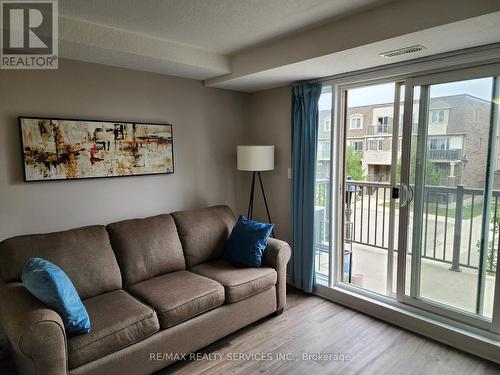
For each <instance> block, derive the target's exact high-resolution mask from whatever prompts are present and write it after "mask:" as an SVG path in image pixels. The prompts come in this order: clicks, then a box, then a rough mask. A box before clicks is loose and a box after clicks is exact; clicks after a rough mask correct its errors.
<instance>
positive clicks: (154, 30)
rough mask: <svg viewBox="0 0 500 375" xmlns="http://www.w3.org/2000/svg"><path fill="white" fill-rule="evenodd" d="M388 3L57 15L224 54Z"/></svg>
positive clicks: (165, 2) (68, 0)
mask: <svg viewBox="0 0 500 375" xmlns="http://www.w3.org/2000/svg"><path fill="white" fill-rule="evenodd" d="M389 1H391V0H140V1H139V0H59V13H60V15H62V16H67V17H70V18H76V19H79V20H83V21H87V22H91V23H94V24H100V25H105V26H109V27H112V28H117V29H121V30H125V31H128V32H132V33H138V34H144V35H147V36H150V37H154V38H159V39H163V40H167V41H170V42H176V43H180V44H186V45H188V46H192V47H196V48H201V49H205V50H208V51H212V52H218V53H222V54H231V53H234V52H235V51H238V50H241V49H243V48H247V47H249V46H253V45H255V44H259V43H262V42H266V41H269V40H270V39H273V38H276V37H283V36H284V35H286V34H288V33H290V32H296V31H298V30H301V29H304V28H308V27H310V26H312V25H315V26H317V25H318V24H321V23H324V22H326V21H330V20H331V19H332V18H338V17H342V16H346V15H347V14H352V13H354V12H360V11H363V10H366V9H368V8H372V7H374V6H379V5H381V4H384V3H387V2H389Z"/></svg>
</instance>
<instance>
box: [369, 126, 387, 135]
mask: <svg viewBox="0 0 500 375" xmlns="http://www.w3.org/2000/svg"><path fill="white" fill-rule="evenodd" d="M377 134H392V124H386V125H382V124H377V125H370V126H368V135H377Z"/></svg>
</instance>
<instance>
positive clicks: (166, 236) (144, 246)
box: [107, 215, 186, 287]
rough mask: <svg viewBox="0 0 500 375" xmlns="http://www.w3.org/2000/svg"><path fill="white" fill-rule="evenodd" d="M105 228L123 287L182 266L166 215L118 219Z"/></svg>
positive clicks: (174, 232)
mask: <svg viewBox="0 0 500 375" xmlns="http://www.w3.org/2000/svg"><path fill="white" fill-rule="evenodd" d="M107 230H108V233H109V238H110V240H111V245H112V247H113V250H114V251H115V253H116V258H117V260H118V264H119V265H120V269H121V270H122V277H123V283H124V285H125V287H126V286H128V285H131V284H135V283H138V282H140V281H143V280H146V279H151V278H153V277H155V276H158V275H162V274H164V273H168V272H173V271H179V270H183V269H184V268H185V267H186V265H185V261H184V254H183V252H182V246H181V242H180V240H179V236H178V235H177V228H176V227H175V223H174V220H173V219H172V216H170V215H158V216H153V217H148V218H145V219H132V220H125V221H120V222H117V223H113V224H109V225H108V226H107Z"/></svg>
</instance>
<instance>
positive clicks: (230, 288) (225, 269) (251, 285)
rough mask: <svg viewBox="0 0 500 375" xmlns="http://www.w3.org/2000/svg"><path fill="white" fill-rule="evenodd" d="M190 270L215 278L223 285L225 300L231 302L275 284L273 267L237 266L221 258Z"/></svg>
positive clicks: (275, 277)
mask: <svg viewBox="0 0 500 375" xmlns="http://www.w3.org/2000/svg"><path fill="white" fill-rule="evenodd" d="M191 271H192V272H194V273H197V274H199V275H202V276H205V277H208V278H210V279H212V280H216V281H218V282H219V283H221V284H222V285H223V286H224V289H225V294H226V302H227V303H232V302H236V301H239V300H242V299H244V298H247V297H250V296H253V295H254V294H257V293H259V292H262V291H263V290H266V289H269V288H271V287H272V286H273V285H275V284H276V279H277V274H276V271H275V270H274V269H273V268H270V267H260V268H238V267H234V266H232V265H230V264H229V263H228V262H226V261H225V260H223V259H218V260H215V261H212V262H209V263H203V264H199V265H197V266H195V267H193V268H192V269H191Z"/></svg>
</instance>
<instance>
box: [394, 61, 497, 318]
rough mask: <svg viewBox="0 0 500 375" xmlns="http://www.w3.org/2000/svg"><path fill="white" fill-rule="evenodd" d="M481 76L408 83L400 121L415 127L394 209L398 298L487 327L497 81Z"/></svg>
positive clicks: (493, 247)
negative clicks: (407, 105) (399, 259)
mask: <svg viewBox="0 0 500 375" xmlns="http://www.w3.org/2000/svg"><path fill="white" fill-rule="evenodd" d="M487 71H488V69H487V70H486V72H484V71H481V69H470V70H464V71H461V72H455V74H452V73H451V74H450V73H442V74H435V75H428V76H425V77H418V78H415V79H412V80H411V81H409V82H408V90H407V92H408V94H409V95H412V96H413V99H412V101H411V106H412V111H408V117H410V116H411V117H412V119H411V120H410V118H407V119H405V120H406V121H408V122H410V121H411V123H416V124H418V127H417V131H416V134H411V135H409V134H408V135H407V137H406V144H408V146H409V147H407V148H406V149H405V152H404V153H403V163H404V165H405V167H404V173H403V174H402V180H401V182H402V186H403V187H404V188H406V189H407V190H408V191H410V197H409V200H407V202H406V204H402V206H403V207H402V208H401V212H400V215H401V216H402V217H404V219H403V226H402V228H403V227H404V228H405V229H406V230H404V232H405V236H404V237H406V238H402V241H405V243H401V242H400V247H406V253H405V254H406V256H405V258H406V259H405V264H404V265H403V267H404V268H405V269H406V277H405V284H406V285H405V288H404V293H401V294H402V295H403V296H402V298H401V300H402V301H403V302H406V303H409V304H412V305H414V306H417V307H421V308H425V309H427V310H430V311H432V312H437V313H440V314H442V315H446V316H448V317H453V318H459V319H461V320H464V321H466V322H470V323H473V324H478V325H483V324H482V323H484V322H486V324H484V326H486V327H487V326H488V324H487V323H488V322H491V320H492V318H493V309H494V295H495V283H496V269H497V257H498V249H499V243H500V241H499V226H500V205H499V202H498V196H499V195H500V190H499V189H500V175H499V174H498V173H499V172H500V169H499V164H498V162H499V160H500V159H499V152H498V151H499V150H498V145H497V144H498V139H499V137H498V134H499V129H498V128H499V127H498V108H497V107H498V78H497V76H496V75H490V74H487ZM493 71H494V70H493ZM485 74H486V75H485ZM464 76H465V77H466V78H465V79H464V78H463V77H464ZM467 76H470V78H468V77H467ZM495 98H496V99H495ZM402 277H403V276H402ZM401 292H403V290H402V291H401Z"/></svg>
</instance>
